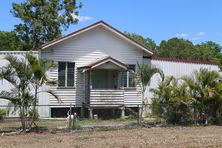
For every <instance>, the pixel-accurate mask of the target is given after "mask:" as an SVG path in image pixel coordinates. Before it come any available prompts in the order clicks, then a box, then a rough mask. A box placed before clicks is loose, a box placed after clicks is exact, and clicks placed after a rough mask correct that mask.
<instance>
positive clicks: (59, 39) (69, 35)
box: [39, 21, 153, 54]
mask: <svg viewBox="0 0 222 148" xmlns="http://www.w3.org/2000/svg"><path fill="white" fill-rule="evenodd" d="M97 26H103V27H105V28H106V29H108V30H110V31H111V32H113V33H115V34H117V35H118V36H120V37H121V38H123V39H125V40H126V41H128V42H129V43H131V44H133V45H134V46H136V47H138V48H139V49H141V50H143V51H145V52H147V53H149V54H153V50H152V49H149V48H147V47H145V46H144V45H142V44H140V43H138V42H137V41H135V40H134V39H132V38H130V37H129V36H127V35H126V34H124V33H122V32H121V31H119V30H117V29H116V28H114V27H112V26H110V25H109V24H107V23H105V22H104V21H99V22H96V23H94V24H91V25H89V26H87V27H84V28H82V29H79V30H77V31H75V32H72V33H70V34H68V35H65V36H63V37H60V38H58V39H55V40H52V41H50V42H48V43H45V44H43V45H42V46H41V47H40V48H39V49H45V48H48V47H50V46H52V45H55V44H57V43H60V42H62V41H64V40H67V39H69V38H72V37H74V36H76V35H78V34H81V33H83V32H86V31H88V30H91V29H93V28H95V27H97Z"/></svg>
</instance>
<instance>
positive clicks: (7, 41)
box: [0, 31, 25, 51]
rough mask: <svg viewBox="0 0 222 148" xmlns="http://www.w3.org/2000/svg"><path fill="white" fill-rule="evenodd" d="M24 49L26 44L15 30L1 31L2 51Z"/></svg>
mask: <svg viewBox="0 0 222 148" xmlns="http://www.w3.org/2000/svg"><path fill="white" fill-rule="evenodd" d="M24 49H25V46H24V45H23V44H22V43H21V42H20V40H19V38H18V36H16V33H15V32H7V31H0V51H5V50H9V51H10V50H24Z"/></svg>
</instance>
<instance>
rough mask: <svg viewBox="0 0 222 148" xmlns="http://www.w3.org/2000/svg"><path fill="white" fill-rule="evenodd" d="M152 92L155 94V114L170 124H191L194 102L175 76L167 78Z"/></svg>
mask: <svg viewBox="0 0 222 148" xmlns="http://www.w3.org/2000/svg"><path fill="white" fill-rule="evenodd" d="M150 91H151V92H153V94H154V96H153V98H152V111H153V114H155V115H157V116H159V117H161V118H164V119H165V120H166V122H167V123H170V124H187V123H190V120H191V118H190V115H191V110H190V105H191V103H192V100H191V98H190V97H189V94H188V93H187V91H186V85H185V84H184V83H179V80H178V79H176V78H174V77H173V76H171V77H166V78H165V79H164V80H163V81H162V82H160V83H159V84H158V86H157V88H153V89H151V90H150Z"/></svg>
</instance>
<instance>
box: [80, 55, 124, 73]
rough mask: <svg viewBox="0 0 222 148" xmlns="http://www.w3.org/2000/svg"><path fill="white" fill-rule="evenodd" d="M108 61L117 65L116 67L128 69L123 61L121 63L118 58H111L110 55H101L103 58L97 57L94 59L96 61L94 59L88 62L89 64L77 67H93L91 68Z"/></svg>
mask: <svg viewBox="0 0 222 148" xmlns="http://www.w3.org/2000/svg"><path fill="white" fill-rule="evenodd" d="M108 62H111V63H113V64H115V65H117V66H118V67H120V68H122V69H124V70H127V69H128V66H127V65H126V64H124V63H122V62H120V61H118V60H116V59H114V58H112V57H110V56H107V57H103V58H101V59H98V60H96V61H94V62H92V63H89V64H87V65H85V66H82V67H78V69H84V68H87V69H93V68H96V67H98V66H100V65H103V64H106V63H108Z"/></svg>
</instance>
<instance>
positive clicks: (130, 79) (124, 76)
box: [120, 65, 135, 87]
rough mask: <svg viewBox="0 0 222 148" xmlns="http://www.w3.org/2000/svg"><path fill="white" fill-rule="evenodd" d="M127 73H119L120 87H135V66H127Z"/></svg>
mask: <svg viewBox="0 0 222 148" xmlns="http://www.w3.org/2000/svg"><path fill="white" fill-rule="evenodd" d="M128 66H129V71H127V72H120V79H121V81H120V82H121V85H120V86H121V87H135V80H134V72H135V65H128Z"/></svg>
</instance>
